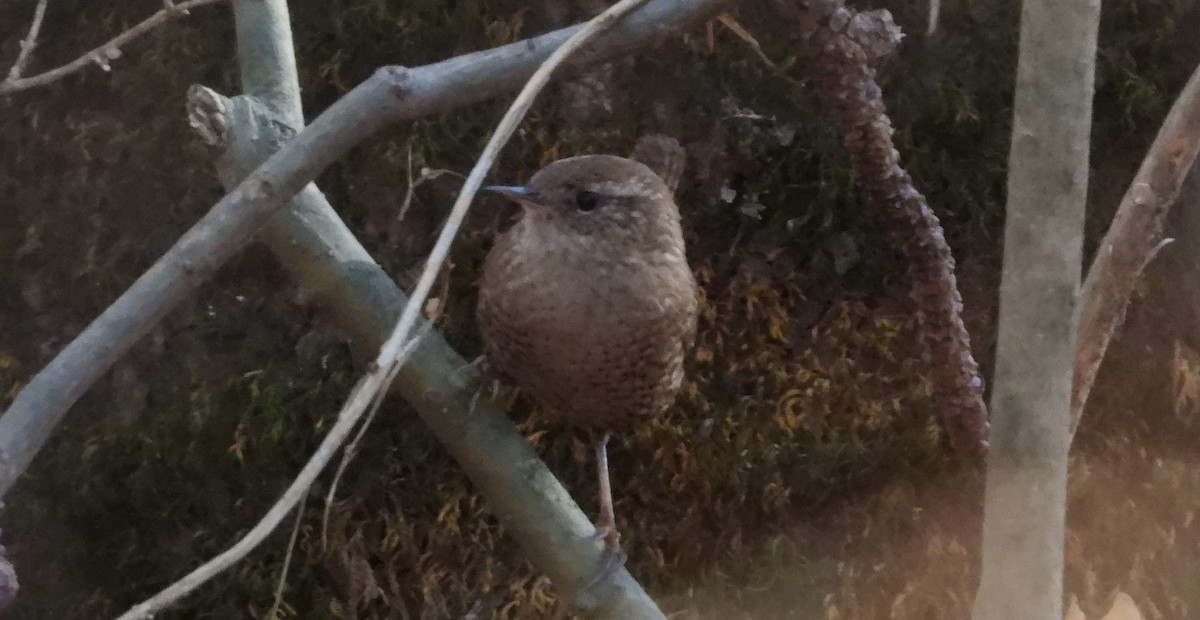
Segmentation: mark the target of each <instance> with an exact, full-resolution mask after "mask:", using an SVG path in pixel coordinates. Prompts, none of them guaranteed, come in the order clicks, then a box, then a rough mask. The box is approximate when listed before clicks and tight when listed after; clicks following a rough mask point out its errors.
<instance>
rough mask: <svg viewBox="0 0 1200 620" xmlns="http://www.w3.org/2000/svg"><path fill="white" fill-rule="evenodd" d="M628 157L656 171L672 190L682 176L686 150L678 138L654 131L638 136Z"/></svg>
mask: <svg viewBox="0 0 1200 620" xmlns="http://www.w3.org/2000/svg"><path fill="white" fill-rule="evenodd" d="M629 159H632V160H634V161H636V162H641V163H643V164H645V165H646V166H647V167H649V168H650V169H651V170H653V171H654V172H656V173H658V176H660V177H662V180H663V181H665V182H666V184H667V187H669V188H671V191H672V192H674V191H675V189H676V188H678V187H679V180H680V179H682V178H683V169H684V166H685V165H686V164H687V151H686V150H684V148H683V145H681V144H680V143H679V140H676V139H675V138H672V137H670V136H664V135H662V134H658V133H655V134H649V135H645V136H642V137H641V138H639V139H638V141H637V145H635V146H634V147H633V154H632V155H630V156H629Z"/></svg>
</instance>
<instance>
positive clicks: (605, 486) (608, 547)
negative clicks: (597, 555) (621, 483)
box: [592, 433, 625, 583]
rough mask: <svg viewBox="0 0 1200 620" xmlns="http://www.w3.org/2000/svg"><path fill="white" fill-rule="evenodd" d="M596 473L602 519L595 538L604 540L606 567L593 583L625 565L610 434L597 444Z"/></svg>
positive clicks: (597, 525)
mask: <svg viewBox="0 0 1200 620" xmlns="http://www.w3.org/2000/svg"><path fill="white" fill-rule="evenodd" d="M595 450H596V473H597V475H598V477H599V479H600V519H599V520H597V521H596V533H595V534H593V535H592V536H593V538H594V539H596V540H601V539H602V540H604V558H603V559H604V565H603V567H602V568H601V570H600V575H599V576H597V578H596V579H595V580H594V581H593V583H595V582H597V581H599V580H601V579H603V578H605V577H607V576H608V575H609V574H611V573H612V571H613V570H614V569H616V568H617V567H619V566H621V565H622V564H624V563H625V552H624V551H622V550H621V533H620V532H619V531H617V517H616V513H615V511H614V510H613V499H612V482H610V480H609V477H608V433H605V434H604V436H603V437H601V438H600V440H598V441H596V443H595Z"/></svg>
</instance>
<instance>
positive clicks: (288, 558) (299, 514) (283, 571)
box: [168, 0, 304, 620]
mask: <svg viewBox="0 0 1200 620" xmlns="http://www.w3.org/2000/svg"><path fill="white" fill-rule="evenodd" d="M168 1H169V0H168ZM303 521H304V506H301V507H300V510H297V511H296V525H294V526H293V527H292V536H291V538H289V539H288V546H287V554H285V555H284V556H283V566H282V567H281V568H280V569H279V583H278V584H276V585H275V602H274V603H271V609H270V610H269V611H267V615H266V618H267V620H275V614H278V613H279V606H280V605H282V604H283V588H284V586H285V585H287V574H288V566H289V565H291V563H292V552H294V551H295V550H296V539H297V538H298V537H299V536H300V523H302V522H303Z"/></svg>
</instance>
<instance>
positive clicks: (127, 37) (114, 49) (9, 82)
mask: <svg viewBox="0 0 1200 620" xmlns="http://www.w3.org/2000/svg"><path fill="white" fill-rule="evenodd" d="M226 1H227V0H188V1H187V2H183V3H180V4H177V5H173V8H163V9H162V10H160V11H159V12H157V13H155V14H154V15H151V16H150V17H147V18H146V19H144V20H142V22H141V23H139V24H138V25H136V26H134V27H133V28H130V29H129V30H126V31H125V32H122V33H121V34H119V35H117V36H116V37H114V38H113V39H112V40H110V41H109V42H107V43H104V44H103V45H100V46H99V47H96V48H94V49H92V50H91V51H89V52H88V53H86V54H84V55H82V56H80V57H79V58H76V59H75V60H72V61H71V62H69V63H67V64H65V65H63V66H61V67H58V68H56V69H51V70H49V71H47V72H45V73H39V74H38V75H32V76H29V77H27V78H23V77H19V71H18V68H19V67H17V66H14V67H13V71H11V72H9V74H8V78H6V79H5V80H4V81H3V82H0V95H7V94H10V93H15V92H17V91H22V90H28V89H30V88H35V87H38V86H45V85H46V84H50V83H53V82H57V81H58V80H61V79H63V78H64V77H66V76H68V75H70V74H72V73H75V72H77V71H80V70H81V69H85V68H87V67H88V66H89V65H92V64H95V65H98V66H99V67H100V68H101V69H103V70H105V71H109V70H110V69H111V67H109V64H108V63H109V62H111V61H113V60H116V59H117V58H119V57H120V56H121V48H122V47H123V46H124V45H125V44H126V43H129V42H130V41H132V40H134V39H136V38H138V37H140V36H142V35H143V34H146V33H147V32H150V31H151V30H153V29H154V28H156V27H158V26H159V25H161V24H163V23H166V22H167V21H170V20H172V19H177V18H179V17H182V16H184V15H188V14H189V10H190V9H194V8H196V7H201V6H205V5H208V4H216V3H218V2H226ZM44 5H45V0H42V3H41V5H39V6H38V8H39V9H43V10H44ZM39 24H40V20H39V19H37V16H35V19H34V25H35V27H36V26H37V25H39ZM30 34H31V35H33V34H36V32H34V31H31V33H30ZM31 40H32V39H26V42H27V41H31ZM26 42H22V44H21V55H22V56H25V55H27V52H28V50H31V49H32V47H33V45H32V44H30V45H29V46H28V47H27V46H26V44H25V43H26ZM17 62H18V64H19V63H20V62H21V59H20V58H18V60H17Z"/></svg>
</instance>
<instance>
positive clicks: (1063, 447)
mask: <svg viewBox="0 0 1200 620" xmlns="http://www.w3.org/2000/svg"><path fill="white" fill-rule="evenodd" d="M1099 17H1100V2H1099V0H1026V1H1025V3H1024V6H1023V8H1022V14H1021V51H1020V58H1019V61H1018V67H1017V89H1016V102H1015V106H1014V112H1013V137H1012V150H1011V152H1010V155H1009V176H1008V211H1007V213H1008V215H1007V222H1006V225H1005V242H1004V272H1003V276H1002V279H1001V283H1000V323H999V344H998V347H997V351H996V377H995V390H994V393H993V396H992V407H991V411H992V435H991V438H992V442H991V446H992V447H991V453H990V454H989V456H988V471H987V494H986V498H985V502H984V520H983V570H982V575H981V581H980V586H979V594H978V597H977V598H976V601H975V609H974V614H973V617H974V620H1012V619H1015V618H1020V619H1021V620H1060V619H1061V618H1062V617H1063V611H1062V567H1063V537H1064V521H1065V513H1066V483H1067V449H1068V446H1069V432H1068V426H1069V419H1070V418H1069V412H1070V405H1071V378H1072V368H1073V362H1074V340H1075V321H1076V316H1075V314H1076V310H1075V305H1076V300H1077V297H1078V293H1079V279H1080V265H1081V261H1082V256H1081V254H1082V245H1083V243H1082V237H1083V214H1084V201H1085V199H1086V195H1087V181H1088V138H1089V133H1090V129H1091V119H1092V91H1093V83H1094V68H1095V54H1096V30H1097V25H1098V22H1099Z"/></svg>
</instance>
